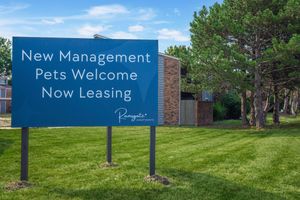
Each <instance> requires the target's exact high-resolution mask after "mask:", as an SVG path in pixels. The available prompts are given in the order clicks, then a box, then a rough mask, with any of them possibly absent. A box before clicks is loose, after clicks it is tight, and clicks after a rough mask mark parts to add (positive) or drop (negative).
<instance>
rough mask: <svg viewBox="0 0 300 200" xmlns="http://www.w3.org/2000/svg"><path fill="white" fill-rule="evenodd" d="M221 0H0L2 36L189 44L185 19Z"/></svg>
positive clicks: (163, 47) (163, 45)
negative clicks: (97, 38)
mask: <svg viewBox="0 0 300 200" xmlns="http://www.w3.org/2000/svg"><path fill="white" fill-rule="evenodd" d="M215 2H218V3H221V2H222V0H165V1H164V0H127V1H112V0H86V1H84V0H50V1H49V0H47V1H45V0H23V1H18V0H10V1H8V0H0V37H5V38H8V39H11V38H12V36H30V37H64V38H65V37H75V38H92V37H93V35H94V34H96V33H97V34H100V35H103V36H106V37H109V38H115V39H158V40H159V50H160V51H161V52H164V50H165V49H166V48H167V47H169V46H171V45H190V33H189V24H190V22H191V21H192V20H193V13H194V12H195V11H199V10H200V9H201V8H202V7H203V6H204V5H205V6H208V7H209V6H211V5H213V4H214V3H215Z"/></svg>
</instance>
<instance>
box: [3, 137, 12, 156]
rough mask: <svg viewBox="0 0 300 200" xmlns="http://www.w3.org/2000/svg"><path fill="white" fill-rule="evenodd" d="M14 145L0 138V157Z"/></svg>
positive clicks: (10, 141)
mask: <svg viewBox="0 0 300 200" xmlns="http://www.w3.org/2000/svg"><path fill="white" fill-rule="evenodd" d="M13 143H14V141H13V140H9V139H3V138H0V156H1V155H2V154H3V153H4V151H5V150H6V149H8V148H9V147H10V146H11V145H12V144H13Z"/></svg>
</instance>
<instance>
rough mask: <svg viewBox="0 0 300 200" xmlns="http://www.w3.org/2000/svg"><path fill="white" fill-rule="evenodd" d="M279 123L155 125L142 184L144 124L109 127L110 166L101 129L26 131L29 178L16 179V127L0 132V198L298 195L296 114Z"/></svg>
mask: <svg viewBox="0 0 300 200" xmlns="http://www.w3.org/2000/svg"><path fill="white" fill-rule="evenodd" d="M282 121H283V123H282V125H281V126H280V127H272V126H269V127H267V128H266V129H265V130H261V131H256V130H255V129H242V128H239V127H240V126H239V122H238V121H231V122H218V123H216V124H215V125H214V126H211V127H202V128H195V127H158V128H157V155H156V156H157V160H156V161H157V163H156V164H157V174H159V175H163V176H167V177H168V178H169V180H170V181H171V185H169V186H164V185H161V184H159V183H154V182H151V183H149V182H145V181H144V177H145V176H146V175H147V174H148V165H149V155H148V154H149V128H148V127H118V128H113V161H114V162H116V163H117V164H118V167H115V168H99V166H98V165H99V164H100V163H103V162H104V161H105V138H106V137H105V128H57V129H47V128H41V129H31V130H30V139H29V144H30V146H29V181H30V183H32V187H30V188H26V189H20V190H17V191H7V190H6V189H5V186H6V185H7V184H8V183H10V182H12V181H16V180H18V179H19V173H20V136H21V135H20V130H19V129H11V130H7V129H2V130H1V129H0V199H106V200H107V199H122V200H127V199H128V200H132V199H142V200H144V199H170V200H171V199H172V200H173V199H247V200H248V199H264V200H265V199H270V200H274V199H300V118H284V119H283V120H282Z"/></svg>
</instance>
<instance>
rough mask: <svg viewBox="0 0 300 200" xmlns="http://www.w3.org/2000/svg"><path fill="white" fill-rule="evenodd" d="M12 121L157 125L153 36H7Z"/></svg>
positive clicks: (24, 124) (22, 123)
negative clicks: (9, 40) (10, 46)
mask: <svg viewBox="0 0 300 200" xmlns="http://www.w3.org/2000/svg"><path fill="white" fill-rule="evenodd" d="M12 74H13V78H12V84H13V86H12V87H13V89H12V93H13V94H12V126H13V127H43V126H139V125H141V126H142V125H143V126H144V125H147V126H155V125H157V118H158V116H157V115H158V114H157V107H158V106H157V99H158V98H157V96H158V91H157V87H158V79H157V77H158V42H157V40H112V39H75V38H31V37H14V38H13V69H12Z"/></svg>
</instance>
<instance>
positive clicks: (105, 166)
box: [99, 162, 118, 168]
mask: <svg viewBox="0 0 300 200" xmlns="http://www.w3.org/2000/svg"><path fill="white" fill-rule="evenodd" d="M117 166H118V164H116V163H113V162H111V163H109V162H105V163H101V164H99V167H100V168H112V167H117Z"/></svg>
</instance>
